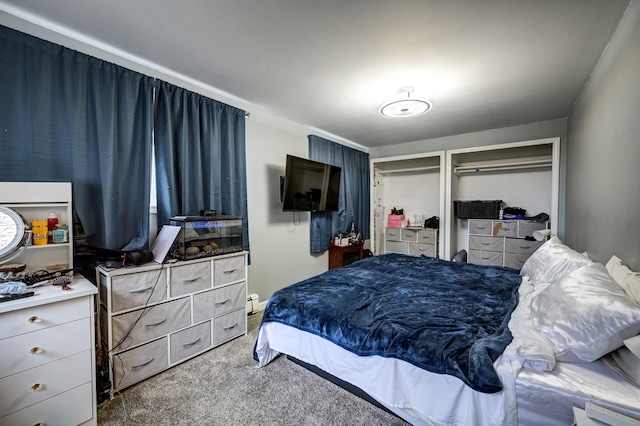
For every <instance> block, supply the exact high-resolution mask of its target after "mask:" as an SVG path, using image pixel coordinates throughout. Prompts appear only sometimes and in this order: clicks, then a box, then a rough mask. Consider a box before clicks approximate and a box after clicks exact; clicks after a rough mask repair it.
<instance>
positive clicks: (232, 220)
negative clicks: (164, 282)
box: [169, 216, 242, 260]
mask: <svg viewBox="0 0 640 426" xmlns="http://www.w3.org/2000/svg"><path fill="white" fill-rule="evenodd" d="M169 224H170V225H175V226H179V227H180V228H181V229H180V232H179V233H178V236H177V237H176V239H175V241H174V243H173V245H172V247H171V250H170V251H169V254H170V255H171V256H172V257H175V258H176V259H181V260H189V259H198V258H201V257H208V256H216V255H220V254H227V253H233V252H237V251H242V218H241V217H238V216H176V217H172V218H171V219H170V220H169Z"/></svg>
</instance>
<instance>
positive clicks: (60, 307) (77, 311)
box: [0, 296, 93, 363]
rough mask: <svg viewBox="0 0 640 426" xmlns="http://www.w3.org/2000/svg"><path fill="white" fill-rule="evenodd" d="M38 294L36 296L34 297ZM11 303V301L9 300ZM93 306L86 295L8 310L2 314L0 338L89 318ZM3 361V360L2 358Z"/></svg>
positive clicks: (0, 317)
mask: <svg viewBox="0 0 640 426" xmlns="http://www.w3.org/2000/svg"><path fill="white" fill-rule="evenodd" d="M35 297H37V296H34V299H35ZM9 303H11V302H9ZM92 309H93V307H92V306H91V304H90V301H89V299H88V298H86V297H79V298H76V299H70V300H64V301H61V302H56V303H50V304H47V305H40V306H34V307H31V308H25V309H20V310H18V311H12V312H6V313H3V314H2V315H1V316H0V319H1V321H2V327H0V339H4V338H5V337H10V336H15V335H16V334H22V333H29V332H32V331H36V330H43V329H46V328H49V327H55V326H58V325H60V324H64V323H66V322H69V321H75V320H78V319H81V318H87V317H89V316H92V315H91V312H92ZM0 363H1V360H0Z"/></svg>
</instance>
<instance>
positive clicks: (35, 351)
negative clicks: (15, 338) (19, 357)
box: [29, 346, 42, 355]
mask: <svg viewBox="0 0 640 426" xmlns="http://www.w3.org/2000/svg"><path fill="white" fill-rule="evenodd" d="M41 353H42V349H41V348H39V347H37V346H34V347H33V348H31V349H29V355H36V354H41Z"/></svg>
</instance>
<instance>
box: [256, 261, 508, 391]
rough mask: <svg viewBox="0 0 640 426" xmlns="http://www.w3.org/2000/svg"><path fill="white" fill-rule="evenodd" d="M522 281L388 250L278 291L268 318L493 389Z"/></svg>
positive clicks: (501, 271)
mask: <svg viewBox="0 0 640 426" xmlns="http://www.w3.org/2000/svg"><path fill="white" fill-rule="evenodd" d="M520 281H521V278H520V276H519V273H518V271H517V270H514V269H508V268H501V267H493V266H481V265H473V264H467V263H458V262H449V261H444V260H439V259H434V258H429V257H412V256H406V255H400V254H385V255H381V256H375V257H371V258H368V259H365V260H361V261H359V262H356V263H353V264H351V265H349V266H347V267H343V268H338V269H332V270H330V271H328V272H326V273H323V274H321V275H318V276H315V277H312V278H309V279H306V280H304V281H301V282H299V283H297V284H293V285H291V286H289V287H286V288H284V289H282V290H279V291H277V292H276V293H275V294H274V295H273V296H272V297H271V299H270V300H269V303H268V305H267V308H266V310H265V312H264V316H263V320H262V321H263V322H267V321H276V322H279V323H282V324H286V325H289V326H292V327H295V328H298V329H300V330H304V331H307V332H309V333H313V334H315V335H318V336H321V337H323V338H325V339H327V340H329V341H331V342H333V343H335V344H337V345H339V346H341V347H343V348H344V349H347V350H349V351H351V352H353V353H355V354H357V355H361V356H367V355H379V356H383V357H394V358H398V359H401V360H404V361H406V362H409V363H411V364H413V365H415V366H417V367H420V368H423V369H425V370H428V371H431V372H434V373H441V374H450V375H453V376H455V377H458V378H459V379H460V380H462V381H463V382H464V383H465V384H467V385H468V386H470V387H471V388H473V389H475V390H477V391H480V392H487V393H492V392H497V391H500V390H501V389H502V385H501V383H500V379H499V377H498V375H497V374H496V372H495V370H494V368H493V361H495V360H496V358H497V357H498V356H499V355H500V354H501V353H502V352H503V351H504V349H505V347H506V346H507V345H508V344H509V343H510V342H511V339H512V336H511V333H510V332H509V328H508V326H507V324H508V322H509V318H510V316H511V313H512V312H513V310H514V309H515V307H516V304H517V302H518V294H517V292H518V286H519V284H520Z"/></svg>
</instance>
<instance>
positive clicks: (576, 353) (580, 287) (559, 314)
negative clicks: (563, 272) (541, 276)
mask: <svg viewBox="0 0 640 426" xmlns="http://www.w3.org/2000/svg"><path fill="white" fill-rule="evenodd" d="M531 320H532V323H533V326H534V327H535V328H536V329H537V330H538V332H539V333H540V334H541V335H542V336H543V337H544V338H545V339H546V340H547V342H549V344H550V345H551V347H552V348H553V350H554V351H555V353H556V359H558V360H559V361H569V362H580V361H587V362H590V361H594V360H596V359H598V358H600V357H601V356H603V355H605V354H607V353H609V352H611V351H613V350H615V349H618V348H619V347H620V346H622V344H623V343H622V341H623V340H624V339H628V338H629V337H632V336H635V335H637V334H638V333H640V305H638V304H637V303H635V302H634V301H633V300H631V299H629V298H628V297H627V296H626V295H625V293H624V291H623V290H622V289H621V288H620V286H619V285H618V284H617V283H616V282H615V281H614V280H613V279H612V278H611V276H610V275H609V274H608V273H607V271H606V269H605V268H604V266H603V265H602V264H600V263H591V264H589V265H586V266H583V267H581V268H579V269H577V270H575V271H573V272H572V273H570V274H569V275H567V276H566V277H564V278H562V279H560V280H559V281H557V282H556V283H554V284H553V285H550V286H548V287H547V288H545V289H544V290H542V291H541V292H540V294H538V295H537V296H536V297H535V298H534V299H533V300H532V302H531Z"/></svg>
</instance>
